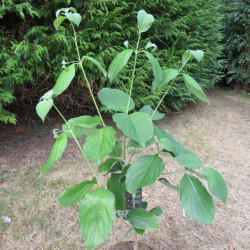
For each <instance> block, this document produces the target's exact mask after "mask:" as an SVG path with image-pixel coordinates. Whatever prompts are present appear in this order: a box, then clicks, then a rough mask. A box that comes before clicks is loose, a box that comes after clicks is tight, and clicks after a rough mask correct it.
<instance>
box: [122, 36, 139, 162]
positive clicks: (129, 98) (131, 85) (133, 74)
mask: <svg viewBox="0 0 250 250" xmlns="http://www.w3.org/2000/svg"><path fill="white" fill-rule="evenodd" d="M140 39H141V33H139V37H138V41H137V44H136V49H135V60H134V66H133V72H132V77H131V82H130V90H129V97H128V105H127V111H126V113H127V114H128V111H129V105H130V101H131V95H132V90H133V85H134V78H135V70H136V62H137V56H138V53H139V51H138V48H139V43H140ZM123 147H124V148H123V159H124V161H126V135H124V136H123Z"/></svg>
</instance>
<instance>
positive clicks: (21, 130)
mask: <svg viewBox="0 0 250 250" xmlns="http://www.w3.org/2000/svg"><path fill="white" fill-rule="evenodd" d="M23 131H24V127H23V126H18V127H17V129H16V131H15V134H19V133H20V132H23Z"/></svg>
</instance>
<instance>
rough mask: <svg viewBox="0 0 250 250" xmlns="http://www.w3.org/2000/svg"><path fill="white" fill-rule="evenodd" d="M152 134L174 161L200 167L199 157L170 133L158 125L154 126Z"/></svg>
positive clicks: (186, 165)
mask: <svg viewBox="0 0 250 250" xmlns="http://www.w3.org/2000/svg"><path fill="white" fill-rule="evenodd" d="M154 134H155V136H156V137H157V140H159V144H160V145H161V146H162V147H163V148H164V149H165V151H167V152H169V153H170V154H171V155H172V156H173V157H174V158H173V159H174V160H175V161H177V162H178V163H180V164H181V165H183V166H185V167H186V168H191V169H192V168H199V167H201V161H200V159H199V158H198V157H197V156H196V155H195V154H194V153H193V152H192V151H191V150H189V149H187V148H185V147H184V146H183V145H182V144H180V143H179V142H177V141H176V140H175V139H174V138H173V136H172V135H170V134H169V133H167V132H166V131H164V130H162V129H160V128H158V127H154Z"/></svg>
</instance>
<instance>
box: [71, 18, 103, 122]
mask: <svg viewBox="0 0 250 250" xmlns="http://www.w3.org/2000/svg"><path fill="white" fill-rule="evenodd" d="M70 23H71V26H72V29H73V32H74V41H75V46H76V51H77V56H78V63H79V65H80V68H81V70H82V73H83V76H84V79H85V81H86V83H87V86H88V89H89V92H90V95H91V98H92V100H93V102H94V104H95V107H96V110H97V113H98V115H99V117H100V119H101V122H102V125H103V126H105V123H104V121H103V119H102V115H101V112H100V110H99V108H98V105H97V103H96V100H95V97H94V95H93V92H92V90H91V87H90V83H89V80H88V78H87V75H86V72H85V70H84V68H83V66H82V61H81V56H80V52H79V48H78V44H77V37H76V31H75V28H74V25H73V24H72V22H70Z"/></svg>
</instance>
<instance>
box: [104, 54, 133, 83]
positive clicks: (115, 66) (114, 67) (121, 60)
mask: <svg viewBox="0 0 250 250" xmlns="http://www.w3.org/2000/svg"><path fill="white" fill-rule="evenodd" d="M132 53H133V50H132V49H125V50H124V51H122V52H120V53H119V54H118V55H117V56H116V57H115V58H114V59H113V61H112V62H111V64H110V66H109V69H108V77H109V79H110V82H112V81H113V80H114V79H115V77H116V76H117V75H118V74H119V72H120V71H121V70H122V69H123V67H124V66H125V65H126V64H127V62H128V60H129V58H130V56H131V55H132Z"/></svg>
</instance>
